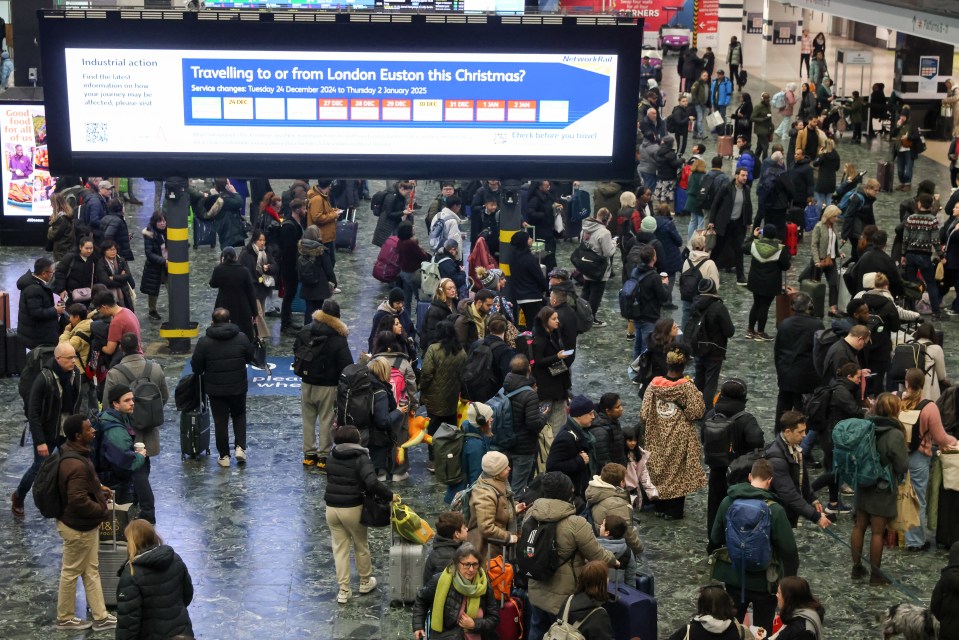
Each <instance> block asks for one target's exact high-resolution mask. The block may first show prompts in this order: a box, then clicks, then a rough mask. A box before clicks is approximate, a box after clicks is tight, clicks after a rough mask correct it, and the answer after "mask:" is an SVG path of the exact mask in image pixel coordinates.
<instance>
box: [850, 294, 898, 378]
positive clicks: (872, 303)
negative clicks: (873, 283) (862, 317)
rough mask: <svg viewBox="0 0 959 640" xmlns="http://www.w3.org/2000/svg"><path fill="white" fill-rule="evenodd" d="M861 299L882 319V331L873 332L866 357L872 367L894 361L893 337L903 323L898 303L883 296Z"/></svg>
mask: <svg viewBox="0 0 959 640" xmlns="http://www.w3.org/2000/svg"><path fill="white" fill-rule="evenodd" d="M860 299H861V300H862V301H863V302H865V303H866V304H867V305H869V313H871V314H873V315H876V316H879V317H880V318H881V319H882V323H883V329H882V331H873V333H872V335H870V336H869V344H868V345H867V346H866V357H867V358H868V362H869V364H870V365H871V366H873V365H878V364H883V363H886V362H889V361H890V360H892V336H893V335H894V334H895V333H896V332H898V331H899V329H900V327H901V326H902V322H901V321H900V320H899V310H898V309H897V308H896V303H895V302H893V301H892V300H890V299H889V298H887V297H886V296H884V295H881V294H875V293H864V294H863V295H862V296H860Z"/></svg>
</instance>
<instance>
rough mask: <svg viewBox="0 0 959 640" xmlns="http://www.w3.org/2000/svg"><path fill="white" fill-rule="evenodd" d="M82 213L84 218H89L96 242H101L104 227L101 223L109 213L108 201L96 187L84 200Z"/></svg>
mask: <svg viewBox="0 0 959 640" xmlns="http://www.w3.org/2000/svg"><path fill="white" fill-rule="evenodd" d="M80 214H81V216H82V217H83V219H84V220H89V222H88V223H87V224H88V225H89V227H90V230H91V231H93V241H94V244H97V245H98V244H100V241H101V240H103V228H102V226H101V225H102V221H103V218H104V217H105V216H106V215H107V201H106V200H104V198H103V196H101V195H100V193H99V191H97V190H96V189H94V191H93V194H92V195H91V197H89V198H87V199H86V200H84V201H83V206H82V207H81V209H80Z"/></svg>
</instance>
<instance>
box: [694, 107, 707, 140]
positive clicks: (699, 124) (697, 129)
mask: <svg viewBox="0 0 959 640" xmlns="http://www.w3.org/2000/svg"><path fill="white" fill-rule="evenodd" d="M695 107H696V124H695V126H694V127H693V133H695V134H696V137H698V138H701V137H703V136H704V135H706V133H705V127H704V126H703V123H704V122H706V105H704V104H697V105H695Z"/></svg>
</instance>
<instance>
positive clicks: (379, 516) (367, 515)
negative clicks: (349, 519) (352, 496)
mask: <svg viewBox="0 0 959 640" xmlns="http://www.w3.org/2000/svg"><path fill="white" fill-rule="evenodd" d="M390 506H391V503H390V501H389V500H383V499H382V498H380V497H379V496H378V495H376V494H375V493H372V492H367V493H366V494H365V495H364V496H363V510H362V511H360V524H361V525H363V526H365V527H388V526H390V517H391V516H392V513H393V510H392V509H391V508H390Z"/></svg>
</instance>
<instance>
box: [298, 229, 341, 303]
mask: <svg viewBox="0 0 959 640" xmlns="http://www.w3.org/2000/svg"><path fill="white" fill-rule="evenodd" d="M296 273H297V277H298V278H299V280H300V297H301V298H303V299H304V300H313V301H316V300H326V299H327V298H329V297H330V296H331V295H333V293H332V291H330V283H331V282H332V283H333V286H336V274H335V273H333V262H332V261H331V260H330V254H329V253H328V252H327V249H326V246H325V245H324V244H323V243H321V242H317V241H316V240H306V239H304V240H300V257H299V259H298V260H297V262H296Z"/></svg>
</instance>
